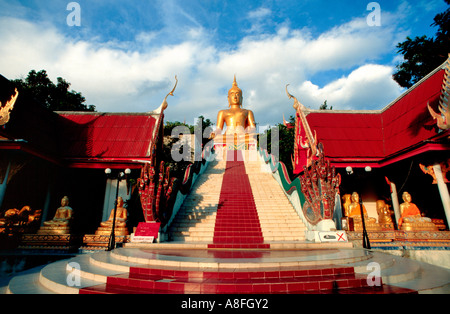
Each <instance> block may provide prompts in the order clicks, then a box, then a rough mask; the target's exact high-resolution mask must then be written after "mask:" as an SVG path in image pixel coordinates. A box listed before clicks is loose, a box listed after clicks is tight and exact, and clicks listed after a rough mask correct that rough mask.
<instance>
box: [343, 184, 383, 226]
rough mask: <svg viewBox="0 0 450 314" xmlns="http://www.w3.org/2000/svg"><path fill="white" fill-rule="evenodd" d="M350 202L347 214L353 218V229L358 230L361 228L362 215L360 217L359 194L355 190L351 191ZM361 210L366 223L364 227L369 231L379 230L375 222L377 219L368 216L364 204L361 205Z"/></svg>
mask: <svg viewBox="0 0 450 314" xmlns="http://www.w3.org/2000/svg"><path fill="white" fill-rule="evenodd" d="M350 200H351V203H350V204H348V207H347V208H348V209H347V211H346V212H347V215H348V217H349V218H352V219H353V225H354V229H355V231H360V230H362V229H363V226H362V217H361V205H360V204H359V195H358V193H356V192H353V193H352V195H351V198H350ZM362 210H363V214H364V223H365V225H366V229H367V230H369V231H376V230H380V226H379V225H378V223H377V220H376V219H375V218H373V217H369V216H368V214H367V210H366V207H365V206H364V204H363V205H362Z"/></svg>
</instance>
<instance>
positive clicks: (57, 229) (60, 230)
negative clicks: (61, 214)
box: [37, 226, 70, 235]
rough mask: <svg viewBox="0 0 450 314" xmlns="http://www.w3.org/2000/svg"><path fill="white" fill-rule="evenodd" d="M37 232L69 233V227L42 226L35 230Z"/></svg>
mask: <svg viewBox="0 0 450 314" xmlns="http://www.w3.org/2000/svg"><path fill="white" fill-rule="evenodd" d="M37 234H48V235H49V234H52V235H54V234H70V227H69V226H64V227H52V226H42V227H41V228H39V230H38V231H37Z"/></svg>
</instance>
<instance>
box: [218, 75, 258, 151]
mask: <svg viewBox="0 0 450 314" xmlns="http://www.w3.org/2000/svg"><path fill="white" fill-rule="evenodd" d="M242 99H243V97H242V90H241V89H240V88H239V87H238V85H237V83H236V76H234V81H233V86H232V87H231V88H230V90H229V91H228V107H229V109H225V110H220V111H219V113H218V114H217V128H216V130H215V132H214V133H212V134H211V137H212V138H214V139H215V142H220V141H223V142H226V140H225V139H226V138H227V136H228V135H231V136H233V137H232V138H233V140H234V141H235V142H236V139H235V136H245V137H244V138H245V142H246V143H248V142H249V138H250V137H252V138H253V137H254V135H255V131H256V123H255V118H254V115H253V112H252V111H251V110H247V109H243V108H242ZM225 124H226V127H227V130H226V131H225V133H224V134H223V135H222V130H223V128H224V125H225ZM221 135H222V136H221ZM253 140H254V139H253ZM235 144H236V143H235Z"/></svg>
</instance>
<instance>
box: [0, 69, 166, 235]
mask: <svg viewBox="0 0 450 314" xmlns="http://www.w3.org/2000/svg"><path fill="white" fill-rule="evenodd" d="M11 95H14V86H13V85H12V83H11V82H9V80H7V79H6V78H5V77H3V76H0V101H1V103H2V104H6V103H7V101H8V100H9V99H10V98H11ZM16 98H17V99H16V101H15V104H13V108H10V109H9V112H8V114H9V117H8V118H9V119H4V120H6V121H7V122H6V123H5V122H4V123H3V124H0V208H1V212H4V211H5V210H7V209H10V208H18V209H20V208H22V207H24V206H29V207H30V208H31V209H32V210H41V216H42V217H41V224H42V223H43V222H44V221H49V220H51V219H52V218H53V216H54V215H55V210H56V209H57V207H58V206H59V204H60V202H61V198H62V197H63V196H67V197H68V199H70V207H71V208H73V215H74V217H75V218H76V219H74V226H73V230H74V232H75V233H78V234H85V233H93V232H94V231H95V230H96V228H97V227H98V226H99V223H100V222H101V221H105V220H107V219H108V217H109V215H110V211H111V209H112V208H114V201H115V197H116V193H115V189H116V185H117V178H116V179H115V178H113V177H108V176H107V175H106V174H105V169H107V168H109V169H112V174H115V172H117V173H118V172H119V171H124V170H125V169H127V168H128V169H130V170H131V176H132V177H134V178H138V177H139V175H140V171H141V169H142V166H143V165H144V164H147V163H150V162H151V161H152V158H153V156H154V155H155V151H156V150H159V149H162V136H161V132H162V129H163V128H162V126H163V119H164V115H163V110H164V109H163V106H161V107H160V108H158V109H156V110H155V111H151V112H145V113H98V112H52V111H50V110H48V109H46V108H44V107H43V106H42V105H41V104H38V103H36V102H35V101H34V100H33V99H29V98H27V97H26V96H25V95H20V96H19V97H16ZM5 108H6V107H5ZM2 109H3V108H2ZM2 114H3V113H2ZM3 115H4V116H6V115H5V114H3ZM2 121H3V120H2ZM105 182H106V184H105ZM130 192H131V191H130V187H129V186H128V187H127V184H126V182H125V181H122V182H120V187H119V195H120V196H121V197H123V199H124V200H125V201H126V200H127V199H129V198H130ZM141 218H142V219H143V215H142V210H141V209H140V208H139V209H137V212H136V213H134V214H133V215H130V219H135V221H131V222H130V223H131V225H134V226H135V225H136V224H137V223H138V222H139V221H140V219H141Z"/></svg>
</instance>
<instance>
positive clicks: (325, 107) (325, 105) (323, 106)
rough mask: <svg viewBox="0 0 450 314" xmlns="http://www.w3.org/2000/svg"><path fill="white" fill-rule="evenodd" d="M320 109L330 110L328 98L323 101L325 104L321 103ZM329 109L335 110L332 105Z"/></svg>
mask: <svg viewBox="0 0 450 314" xmlns="http://www.w3.org/2000/svg"><path fill="white" fill-rule="evenodd" d="M319 110H328V104H327V101H326V100H325V101H324V102H323V104H321V105H320V107H319ZM329 110H333V106H331V107H330V109H329Z"/></svg>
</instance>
